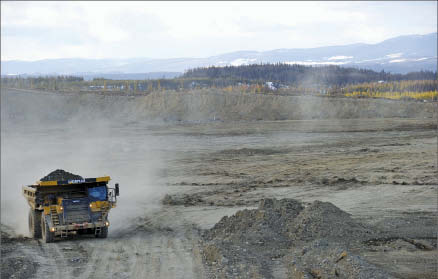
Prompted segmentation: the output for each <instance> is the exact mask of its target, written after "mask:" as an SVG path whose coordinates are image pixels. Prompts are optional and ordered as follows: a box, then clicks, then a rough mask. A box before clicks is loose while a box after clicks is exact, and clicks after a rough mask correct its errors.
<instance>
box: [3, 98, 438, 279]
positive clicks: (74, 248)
mask: <svg viewBox="0 0 438 279" xmlns="http://www.w3.org/2000/svg"><path fill="white" fill-rule="evenodd" d="M36 94H38V95H36ZM192 97H193V96H191V98H192ZM111 98H112V97H106V96H105V97H102V96H96V97H94V96H93V95H92V94H87V95H86V96H85V95H84V96H81V97H80V98H79V99H75V97H74V96H72V95H68V96H63V95H62V94H53V93H41V92H40V93H22V94H21V93H18V92H16V91H8V92H4V90H2V99H1V101H2V126H1V129H2V133H1V137H2V138H1V150H2V155H1V160H2V164H1V168H2V169H1V173H2V176H1V185H2V187H1V222H2V226H1V237H2V239H1V241H2V243H1V278H108V277H110V278H145V277H146V278H405V279H414V278H430V279H431V278H436V275H437V272H438V270H437V260H436V259H437V258H438V253H437V238H436V236H437V233H438V231H437V228H438V223H437V221H438V219H437V195H438V192H437V191H438V189H437V184H438V178H437V177H438V172H437V120H436V118H432V117H431V115H430V113H429V112H430V111H432V109H433V108H434V110H435V111H436V104H431V103H425V104H423V103H419V102H417V103H415V104H411V103H403V106H401V108H400V109H398V110H397V109H394V110H388V111H385V112H384V116H385V117H383V116H382V115H376V116H377V118H372V113H371V112H370V111H369V110H373V109H376V108H375V107H373V104H374V103H379V106H377V107H386V105H387V103H391V104H390V106H391V108H395V107H396V106H397V104H398V103H396V102H389V101H382V102H381V103H380V101H379V100H372V101H370V102H368V101H365V100H361V101H360V102H358V103H355V104H356V105H357V106H356V107H355V108H354V111H355V113H358V115H360V114H361V107H360V104H363V103H364V102H368V103H367V106H366V110H367V112H366V113H364V114H363V115H366V116H367V117H368V118H348V119H342V118H336V119H335V118H332V119H327V118H321V117H319V118H318V117H316V119H311V118H310V119H303V120H297V119H289V120H282V121H268V120H266V119H262V120H261V121H252V120H251V121H226V122H222V121H202V119H199V121H197V122H194V121H191V122H188V121H180V122H166V121H150V120H149V119H146V118H143V117H140V116H139V115H138V114H134V115H133V112H135V113H138V110H140V109H143V107H142V103H141V102H142V101H141V100H143V99H141V98H136V97H132V96H130V97H123V96H116V97H114V98H115V99H111ZM127 98H129V99H127ZM142 98H143V97H142ZM157 98H158V97H157ZM193 98H194V97H193ZM245 98H246V97H245ZM248 98H250V97H248ZM269 98H270V97H266V98H265V97H263V102H265V103H263V104H265V105H267V104H269V102H268V101H269ZM119 99H120V100H119ZM122 99H123V100H122ZM245 100H246V99H245ZM248 100H250V99H248ZM248 100H246V101H248ZM306 100H307V99H306ZM309 100H310V99H309ZM106 101H108V102H109V104H107V103H105V102H106ZM166 102H167V101H166V100H164V101H163V102H162V103H160V105H162V106H163V107H166ZM259 102H260V100H257V104H259ZM291 102H292V101H291ZM330 102H331V104H332V105H333V106H334V105H336V102H335V100H331V101H330ZM342 102H343V103H345V104H346V103H347V101H345V100H343V101H342ZM350 102H351V103H354V102H353V101H351V100H348V103H350ZM72 103H73V104H75V106H79V107H70V106H71V104H72ZM90 104H92V105H90ZM239 104H240V105H243V104H244V102H241V103H239ZM260 104H262V102H260ZM47 105H49V106H50V107H51V108H52V109H51V110H47ZM149 105H150V106H152V104H149ZM317 105H318V104H313V106H312V109H315V106H317ZM433 106H434V107H433ZM405 107H406V108H409V113H408V117H409V118H407V117H403V115H398V114H399V113H400V112H402V111H403V108H405ZM423 107H424V110H422V108H423ZM332 108H333V107H332ZM284 109H286V108H284ZM336 109H342V108H336ZM101 111H104V112H105V113H104V114H103V115H101V114H100V112H101ZM315 111H316V110H315ZM23 112H27V113H29V114H30V115H27V114H26V113H23ZM234 113H235V114H241V113H242V112H241V111H240V112H239V111H235V112H234ZM333 113H334V112H333ZM392 113H395V114H397V115H392ZM247 116H248V115H243V116H242V117H247ZM191 117H195V116H193V115H192V116H191ZM380 117H381V118H380ZM54 169H64V170H68V171H71V172H72V173H80V174H81V175H83V176H84V177H96V176H104V175H110V176H111V178H112V180H111V181H110V184H111V185H113V183H115V182H118V183H120V192H121V195H120V197H119V199H118V204H117V207H116V208H114V209H112V211H111V212H110V216H109V219H110V222H111V226H110V229H109V235H108V238H107V239H96V238H94V237H88V236H81V237H71V238H68V239H63V240H58V241H56V242H54V243H49V244H44V243H43V242H42V241H41V240H35V239H30V238H28V230H27V214H28V211H27V210H28V205H27V204H26V202H25V200H24V198H23V197H22V196H21V186H22V185H26V184H33V183H34V182H35V180H37V179H38V178H39V177H41V176H42V175H43V174H45V173H48V172H49V171H51V170H54ZM53 177H55V176H53ZM53 177H51V178H50V179H52V178H53ZM47 179H49V178H47Z"/></svg>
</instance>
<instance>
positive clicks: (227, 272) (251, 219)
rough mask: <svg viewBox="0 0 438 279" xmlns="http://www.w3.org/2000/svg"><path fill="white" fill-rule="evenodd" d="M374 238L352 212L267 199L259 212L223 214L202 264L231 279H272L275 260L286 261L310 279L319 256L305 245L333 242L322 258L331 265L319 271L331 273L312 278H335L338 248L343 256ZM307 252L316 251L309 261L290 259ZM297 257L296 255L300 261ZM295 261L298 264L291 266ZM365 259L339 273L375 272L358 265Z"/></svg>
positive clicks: (206, 244)
mask: <svg viewBox="0 0 438 279" xmlns="http://www.w3.org/2000/svg"><path fill="white" fill-rule="evenodd" d="M375 235H376V233H375V232H374V230H373V229H372V228H370V227H367V226H365V225H363V224H361V223H359V222H357V221H355V220H354V219H352V218H351V216H350V214H348V213H346V212H344V211H342V210H341V209H339V208H338V207H336V206H335V205H333V204H331V203H328V202H321V201H315V202H313V203H311V204H309V205H307V206H305V205H304V204H302V203H301V202H299V201H297V200H293V199H282V200H276V199H264V200H262V201H261V202H260V204H259V207H258V208H257V209H253V210H247V209H245V210H241V211H238V212H237V213H236V214H235V215H233V216H230V217H227V216H225V217H223V218H222V219H221V220H220V221H219V222H218V223H217V224H216V225H215V226H214V227H213V228H211V229H210V230H207V231H206V232H205V233H204V235H203V238H204V243H203V247H204V260H205V262H206V264H207V265H210V266H212V267H215V268H216V271H215V272H217V273H219V274H222V275H223V276H224V277H227V278H233V276H234V275H235V274H236V272H237V274H241V275H242V274H247V275H248V277H251V276H255V277H257V276H261V277H263V278H274V277H276V276H274V275H273V274H274V273H275V272H276V271H275V270H276V267H275V265H276V264H275V262H276V261H277V262H287V264H286V263H284V265H286V266H287V267H285V268H284V269H287V270H288V273H290V274H292V273H294V272H295V273H296V275H299V276H301V277H299V276H298V277H296V278H307V277H306V276H307V275H312V273H311V272H310V271H309V268H312V265H313V264H316V265H317V264H318V260H319V258H318V257H317V255H319V254H318V249H316V248H315V247H314V246H315V245H313V246H310V248H304V250H303V247H307V246H308V245H309V244H311V243H313V242H317V243H321V241H322V242H323V243H330V248H327V251H326V252H324V253H326V254H327V255H325V254H324V255H323V254H321V255H320V256H324V257H326V258H327V259H326V262H327V267H326V268H325V269H321V268H320V269H319V271H318V272H319V273H320V274H322V275H324V274H329V275H328V276H326V277H324V276H323V277H313V278H330V276H332V275H335V274H334V273H332V271H333V268H335V265H334V264H333V263H337V262H336V260H337V258H336V257H337V255H338V254H339V253H338V250H341V252H342V251H344V250H346V249H348V247H350V244H355V245H362V244H361V243H363V242H364V241H365V240H367V239H370V238H372V237H373V236H375ZM358 243H359V244H358ZM324 247H325V246H324ZM312 249H314V250H312ZM309 250H312V251H314V252H312V253H313V254H312V253H309V256H308V257H307V258H306V259H308V260H306V261H301V260H299V261H298V260H295V259H291V260H286V258H287V257H286V256H289V255H295V254H296V253H298V254H299V255H301V256H302V255H304V254H305V252H306V251H309ZM303 251H305V252H303ZM333 251H334V252H333ZM298 254H296V257H298V258H299V256H297V255H298ZM314 254H315V255H314ZM332 254H333V255H332ZM335 258H336V259H335ZM291 261H292V262H295V263H296V264H294V265H290V264H289V263H290V262H291ZM361 261H363V260H362V259H358V260H357V261H356V262H357V263H358V264H357V265H358V266H357V267H352V266H351V264H352V261H351V260H349V261H348V266H346V267H342V268H341V267H337V266H336V268H338V271H337V272H338V273H340V272H342V273H344V274H347V277H345V278H351V277H348V276H353V277H354V276H356V275H355V274H356V273H357V274H359V273H360V272H362V269H364V270H365V269H366V270H368V269H370V270H371V271H370V272H369V273H364V274H374V272H375V270H377V269H376V268H375V267H373V266H371V265H369V266H368V265H360V263H361ZM279 264H280V265H281V263H279ZM300 272H301V273H300ZM364 272H365V271H364ZM376 272H377V273H378V272H379V271H376ZM306 274H307V275H306ZM360 274H362V273H360ZM379 274H380V273H379ZM361 276H362V275H361ZM243 278H247V277H245V276H244V277H243ZM251 278H252V277H251ZM292 278H295V277H292ZM309 278H312V277H309ZM364 278H365V277H364ZM376 278H380V277H376ZM382 278H384V277H382Z"/></svg>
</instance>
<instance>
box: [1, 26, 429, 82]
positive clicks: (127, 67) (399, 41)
mask: <svg viewBox="0 0 438 279" xmlns="http://www.w3.org/2000/svg"><path fill="white" fill-rule="evenodd" d="M278 62H282V63H286V64H301V65H314V66H318V65H339V66H348V67H357V68H367V69H372V70H375V71H381V70H385V71H389V72H393V73H407V72H413V71H420V70H429V71H436V69H437V33H431V34H427V35H408V36H401V37H396V38H392V39H388V40H385V41H383V42H381V43H378V44H352V45H344V46H328V47H318V48H306V49H303V48H301V49H298V48H291V49H276V50H271V51H263V52H258V51H238V52H231V53H226V54H221V55H217V56H211V57H207V58H172V59H151V58H132V59H74V58H70V59H46V60H39V61H32V62H28V61H2V62H1V72H2V75H10V74H42V75H48V74H77V75H84V73H86V74H87V75H101V74H128V73H129V74H137V73H142V74H144V73H151V72H173V73H182V72H184V71H186V70H188V69H192V68H197V67H207V66H230V65H233V66H238V65H248V64H258V63H278Z"/></svg>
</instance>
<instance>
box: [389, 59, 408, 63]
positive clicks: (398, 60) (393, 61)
mask: <svg viewBox="0 0 438 279" xmlns="http://www.w3.org/2000/svg"><path fill="white" fill-rule="evenodd" d="M405 61H406V59H394V60H391V61H389V63H400V62H405Z"/></svg>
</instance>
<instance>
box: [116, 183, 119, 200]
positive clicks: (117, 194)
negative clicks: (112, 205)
mask: <svg viewBox="0 0 438 279" xmlns="http://www.w3.org/2000/svg"><path fill="white" fill-rule="evenodd" d="M119 195H120V192H119V183H116V197H117V196H119Z"/></svg>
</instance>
